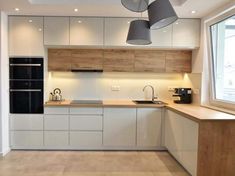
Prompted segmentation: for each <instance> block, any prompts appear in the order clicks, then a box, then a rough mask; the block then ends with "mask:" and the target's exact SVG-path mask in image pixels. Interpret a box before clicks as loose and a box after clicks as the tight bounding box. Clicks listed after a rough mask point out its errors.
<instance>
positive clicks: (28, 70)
mask: <svg viewBox="0 0 235 176" xmlns="http://www.w3.org/2000/svg"><path fill="white" fill-rule="evenodd" d="M43 77H44V76H43V58H16V57H14V58H10V113H13V114H14V113H16V114H28V113H30V114H42V113H43V96H44V93H43V92H44V91H43V87H44V81H43Z"/></svg>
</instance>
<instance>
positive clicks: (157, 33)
mask: <svg viewBox="0 0 235 176" xmlns="http://www.w3.org/2000/svg"><path fill="white" fill-rule="evenodd" d="M151 40H152V44H151V45H149V46H152V47H158V48H171V47H172V25H169V26H167V27H164V28H162V29H158V30H151Z"/></svg>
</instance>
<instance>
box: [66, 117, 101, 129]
mask: <svg viewBox="0 0 235 176" xmlns="http://www.w3.org/2000/svg"><path fill="white" fill-rule="evenodd" d="M70 130H81V131H99V130H100V131H102V130H103V116H101V115H70Z"/></svg>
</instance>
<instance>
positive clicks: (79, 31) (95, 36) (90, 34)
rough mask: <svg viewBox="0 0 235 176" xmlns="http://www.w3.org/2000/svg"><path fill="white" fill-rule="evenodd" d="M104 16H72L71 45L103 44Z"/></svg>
mask: <svg viewBox="0 0 235 176" xmlns="http://www.w3.org/2000/svg"><path fill="white" fill-rule="evenodd" d="M103 30H104V18H80V17H71V18H70V45H85V46H86V45H94V46H102V45H103V39H104V32H103Z"/></svg>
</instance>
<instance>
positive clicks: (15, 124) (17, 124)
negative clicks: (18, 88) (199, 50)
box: [10, 114, 43, 131]
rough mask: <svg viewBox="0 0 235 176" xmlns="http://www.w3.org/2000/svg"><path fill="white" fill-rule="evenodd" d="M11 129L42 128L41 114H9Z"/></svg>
mask: <svg viewBox="0 0 235 176" xmlns="http://www.w3.org/2000/svg"><path fill="white" fill-rule="evenodd" d="M10 129H11V130H32V131H33V130H43V115H32V114H11V115H10Z"/></svg>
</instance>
